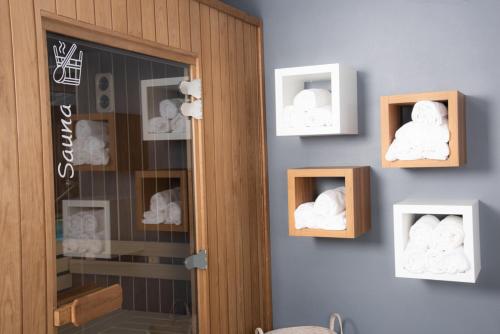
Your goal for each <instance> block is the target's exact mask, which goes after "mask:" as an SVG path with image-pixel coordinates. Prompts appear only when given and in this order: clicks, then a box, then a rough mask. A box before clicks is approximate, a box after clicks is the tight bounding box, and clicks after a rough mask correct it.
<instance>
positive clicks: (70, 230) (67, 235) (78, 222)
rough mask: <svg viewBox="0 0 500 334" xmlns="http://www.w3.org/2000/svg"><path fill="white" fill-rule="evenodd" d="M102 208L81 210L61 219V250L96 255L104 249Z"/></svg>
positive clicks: (89, 255) (88, 255)
mask: <svg viewBox="0 0 500 334" xmlns="http://www.w3.org/2000/svg"><path fill="white" fill-rule="evenodd" d="M104 224H105V221H104V209H91V210H81V211H79V212H77V213H74V214H72V215H70V216H69V217H67V218H65V219H64V220H63V236H64V240H63V252H64V255H67V256H85V257H96V256H97V255H98V254H100V253H102V252H103V251H104V249H105V244H104V243H105V242H106V240H104V238H105V231H104V229H105V227H104Z"/></svg>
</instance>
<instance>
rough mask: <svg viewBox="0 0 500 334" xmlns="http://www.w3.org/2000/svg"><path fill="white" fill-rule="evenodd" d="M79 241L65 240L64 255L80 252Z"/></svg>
mask: <svg viewBox="0 0 500 334" xmlns="http://www.w3.org/2000/svg"><path fill="white" fill-rule="evenodd" d="M78 246H79V243H78V240H77V239H71V238H68V239H66V238H65V239H64V240H63V253H64V254H68V253H74V252H76V251H77V250H78Z"/></svg>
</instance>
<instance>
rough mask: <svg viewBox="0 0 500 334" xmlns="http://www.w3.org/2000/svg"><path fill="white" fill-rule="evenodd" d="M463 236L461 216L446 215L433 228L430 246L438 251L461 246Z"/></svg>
mask: <svg viewBox="0 0 500 334" xmlns="http://www.w3.org/2000/svg"><path fill="white" fill-rule="evenodd" d="M464 238H465V233H464V228H463V219H462V217H459V216H447V217H446V218H444V219H443V220H442V221H441V222H440V223H439V224H438V225H437V226H436V228H435V229H434V230H433V237H432V248H434V249H436V250H438V251H450V250H453V249H455V248H458V247H461V246H462V245H463V242H464Z"/></svg>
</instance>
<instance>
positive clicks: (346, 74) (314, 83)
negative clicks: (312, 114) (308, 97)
mask: <svg viewBox="0 0 500 334" xmlns="http://www.w3.org/2000/svg"><path fill="white" fill-rule="evenodd" d="M310 88H321V89H327V90H329V91H330V92H331V112H332V115H331V122H330V125H320V126H318V125H314V124H306V123H305V122H300V121H298V122H297V121H295V122H291V121H290V119H291V116H290V109H288V107H289V106H292V105H293V100H294V98H295V96H296V95H297V94H298V93H299V92H300V91H302V90H303V89H310ZM275 90H276V135H277V136H319V135H343V134H357V133H358V103H357V99H358V97H357V77H356V71H355V70H354V69H352V68H350V67H349V66H346V65H342V64H327V65H315V66H303V67H290V68H280V69H276V70H275ZM297 123H298V124H297Z"/></svg>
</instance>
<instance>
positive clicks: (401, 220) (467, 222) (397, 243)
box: [394, 200, 481, 283]
mask: <svg viewBox="0 0 500 334" xmlns="http://www.w3.org/2000/svg"><path fill="white" fill-rule="evenodd" d="M423 215H435V216H437V217H438V218H439V219H442V218H444V217H445V216H448V215H456V216H461V217H462V219H463V227H464V233H465V239H464V245H463V247H464V252H465V256H466V257H467V260H468V261H469V264H470V269H469V270H468V271H466V272H464V273H457V274H448V273H443V274H433V273H430V272H423V273H412V272H409V271H407V270H406V269H405V268H404V266H403V259H404V258H403V256H404V250H405V249H406V246H407V245H408V240H409V232H410V228H411V226H412V225H413V224H414V223H415V222H416V221H417V219H418V218H419V217H420V216H423ZM394 257H395V274H396V277H403V278H416V279H428V280H439V281H452V282H465V283H475V282H476V280H477V277H478V275H479V272H480V271H481V245H480V238H479V203H478V201H477V200H465V201H464V200H462V201H457V200H453V201H450V200H438V201H436V200H432V201H430V200H405V201H401V202H399V203H396V204H394Z"/></svg>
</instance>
